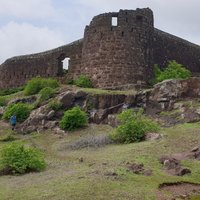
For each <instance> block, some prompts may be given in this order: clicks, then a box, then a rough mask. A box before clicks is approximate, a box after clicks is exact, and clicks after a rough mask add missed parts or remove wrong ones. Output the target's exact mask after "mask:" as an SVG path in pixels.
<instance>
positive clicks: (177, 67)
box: [154, 60, 192, 83]
mask: <svg viewBox="0 0 200 200" xmlns="http://www.w3.org/2000/svg"><path fill="white" fill-rule="evenodd" d="M154 75H155V81H154V82H155V83H158V82H161V81H163V80H166V79H187V78H190V77H191V75H192V74H191V72H190V71H189V70H188V69H186V68H185V67H183V66H182V65H181V64H179V63H177V62H176V61H175V60H173V61H169V63H168V65H167V67H166V68H165V69H164V70H163V71H162V70H161V69H160V68H159V67H158V65H155V66H154Z"/></svg>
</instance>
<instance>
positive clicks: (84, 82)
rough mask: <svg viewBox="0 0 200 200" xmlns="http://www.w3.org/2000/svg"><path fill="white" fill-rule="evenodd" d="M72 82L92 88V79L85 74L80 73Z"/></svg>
mask: <svg viewBox="0 0 200 200" xmlns="http://www.w3.org/2000/svg"><path fill="white" fill-rule="evenodd" d="M74 84H75V85H76V86H78V87H83V88H92V81H91V80H90V78H89V77H87V76H85V75H80V76H79V77H78V78H77V79H76V80H74Z"/></svg>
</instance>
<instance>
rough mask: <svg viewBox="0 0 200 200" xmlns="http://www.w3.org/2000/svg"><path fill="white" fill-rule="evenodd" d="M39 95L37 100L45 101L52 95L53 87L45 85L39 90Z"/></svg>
mask: <svg viewBox="0 0 200 200" xmlns="http://www.w3.org/2000/svg"><path fill="white" fill-rule="evenodd" d="M39 95H40V97H39V102H43V101H46V100H48V99H50V98H51V97H53V95H54V89H52V88H50V87H45V88H43V89H42V90H40V92H39Z"/></svg>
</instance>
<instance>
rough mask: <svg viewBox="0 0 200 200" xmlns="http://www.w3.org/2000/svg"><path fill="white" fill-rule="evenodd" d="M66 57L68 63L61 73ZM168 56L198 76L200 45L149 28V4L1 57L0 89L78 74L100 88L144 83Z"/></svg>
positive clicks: (100, 18) (104, 16) (96, 19)
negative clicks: (76, 35) (75, 34)
mask: <svg viewBox="0 0 200 200" xmlns="http://www.w3.org/2000/svg"><path fill="white" fill-rule="evenodd" d="M113 20H115V21H116V23H115V24H114V23H113ZM65 58H70V61H69V67H68V74H67V76H65V77H64V73H63V64H62V61H63V60H64V59H65ZM169 60H176V61H177V62H178V63H181V64H183V65H184V66H186V67H187V68H188V69H190V70H191V71H192V73H193V74H200V46H198V45H195V44H192V43H190V42H188V41H186V40H183V39H181V38H178V37H176V36H173V35H171V34H168V33H165V32H163V31H160V30H158V29H156V28H154V19H153V12H152V11H151V10H150V9H149V8H145V9H136V10H120V11H119V12H112V13H105V14H101V15H98V16H96V17H94V18H93V19H92V21H91V23H90V24H89V26H86V28H85V32H84V38H83V39H81V40H78V41H75V42H73V43H71V44H68V45H64V46H61V47H58V48H56V49H53V50H50V51H46V52H42V53H38V54H31V55H25V56H18V57H13V58H11V59H8V60H6V61H5V62H4V63H3V64H2V65H0V89H3V88H10V87H18V86H21V85H24V84H25V83H26V82H27V81H28V80H30V79H31V78H32V77H36V76H41V77H63V78H64V79H65V78H66V79H75V78H76V77H77V76H79V75H81V74H85V75H88V76H89V77H90V78H91V80H92V81H93V84H94V86H95V87H99V88H128V87H134V86H145V85H147V84H148V81H149V80H150V79H151V77H152V69H153V65H154V64H159V65H160V66H161V67H164V66H165V64H166V63H167V62H168V61H169Z"/></svg>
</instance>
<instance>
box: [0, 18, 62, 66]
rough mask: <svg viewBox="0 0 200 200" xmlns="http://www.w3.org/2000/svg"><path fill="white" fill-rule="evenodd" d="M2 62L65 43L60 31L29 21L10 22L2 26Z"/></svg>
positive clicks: (0, 34) (0, 38) (0, 33)
mask: <svg viewBox="0 0 200 200" xmlns="http://www.w3.org/2000/svg"><path fill="white" fill-rule="evenodd" d="M0 44H1V48H0V63H2V62H3V61H4V59H5V58H9V57H12V56H16V55H23V54H29V53H34V52H36V53H37V52H41V51H44V50H49V49H51V48H54V47H57V46H60V45H63V44H64V38H63V36H62V34H60V33H59V32H58V31H54V30H50V29H49V28H47V27H36V26H33V25H31V24H27V23H22V24H19V23H16V22H10V23H8V24H7V25H6V26H4V27H1V28H0Z"/></svg>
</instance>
